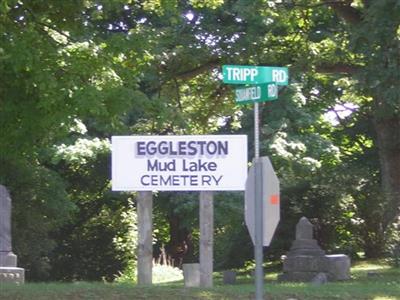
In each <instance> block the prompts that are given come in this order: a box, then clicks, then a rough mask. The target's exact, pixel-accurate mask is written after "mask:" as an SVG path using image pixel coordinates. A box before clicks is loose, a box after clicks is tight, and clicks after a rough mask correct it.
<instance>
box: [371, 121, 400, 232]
mask: <svg viewBox="0 0 400 300" xmlns="http://www.w3.org/2000/svg"><path fill="white" fill-rule="evenodd" d="M374 127H375V131H376V136H377V139H376V142H377V147H378V151H379V163H380V174H381V188H382V195H381V196H382V198H383V203H384V214H383V220H382V225H383V230H384V231H386V228H387V227H388V226H389V225H390V224H391V223H393V222H395V221H396V218H398V217H399V213H400V116H399V115H392V116H390V117H389V118H377V117H376V118H375V119H374Z"/></svg>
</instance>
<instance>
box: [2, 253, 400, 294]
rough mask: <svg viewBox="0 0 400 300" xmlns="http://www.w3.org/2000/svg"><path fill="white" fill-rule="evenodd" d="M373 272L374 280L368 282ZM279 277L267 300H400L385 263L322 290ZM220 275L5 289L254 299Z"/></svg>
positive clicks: (8, 288) (247, 287) (272, 279)
mask: <svg viewBox="0 0 400 300" xmlns="http://www.w3.org/2000/svg"><path fill="white" fill-rule="evenodd" d="M368 272H374V273H375V274H374V276H372V277H371V276H368ZM276 275H277V273H270V272H268V274H267V276H266V280H265V284H264V289H265V299H271V300H275V299H276V300H287V299H297V300H310V299H311V300H312V299H317V300H318V299H338V300H339V299H340V300H347V299H348V300H350V299H351V300H357V299H371V300H400V269H395V268H391V267H389V266H388V265H385V264H384V263H382V262H380V261H375V262H362V263H358V264H356V265H355V266H354V267H353V268H352V279H351V280H349V281H346V282H332V283H328V284H325V285H322V286H313V285H311V284H308V283H279V282H277V281H276ZM221 281H222V280H221V276H220V275H219V274H216V276H215V280H214V287H213V288H210V289H201V288H190V289H189V288H184V287H183V283H182V282H181V281H179V282H174V283H163V284H157V285H153V286H148V287H139V286H136V285H132V284H107V283H100V282H95V283H88V282H78V283H26V284H24V285H19V286H17V285H8V284H1V285H0V299H1V300H3V299H4V300H8V299H12V300H28V299H29V300H31V299H34V300H36V299H37V300H55V299H57V300H58V299H60V300H63V299H72V300H81V299H107V300H109V299H121V300H122V299H166V300H169V299H170V300H172V299H252V298H253V296H254V284H253V280H252V279H251V278H250V276H248V275H241V276H240V277H239V278H238V283H237V284H236V285H229V286H227V285H222V283H221Z"/></svg>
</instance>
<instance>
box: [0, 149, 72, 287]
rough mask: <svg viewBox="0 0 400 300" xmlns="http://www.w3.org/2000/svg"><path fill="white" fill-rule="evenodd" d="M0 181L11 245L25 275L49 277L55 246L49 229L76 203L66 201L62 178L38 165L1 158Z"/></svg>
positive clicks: (66, 215) (29, 276) (36, 278)
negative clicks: (9, 211)
mask: <svg viewBox="0 0 400 300" xmlns="http://www.w3.org/2000/svg"><path fill="white" fill-rule="evenodd" d="M0 165H1V173H0V182H1V184H3V185H5V186H6V187H7V188H8V189H9V191H10V195H11V199H12V204H13V216H12V221H13V222H12V225H13V231H12V232H13V249H14V251H15V253H17V254H18V260H19V264H20V265H22V266H24V268H25V269H26V271H27V274H26V277H27V279H28V280H29V279H35V280H43V279H48V278H49V272H50V269H51V262H50V256H51V253H52V251H53V250H54V249H55V247H56V246H57V241H56V239H55V238H54V237H53V236H51V233H52V232H53V231H54V230H56V229H57V228H59V227H60V226H61V225H63V224H65V223H66V222H67V221H68V220H69V219H70V217H71V214H72V213H73V212H74V211H75V209H76V207H75V205H74V204H73V203H71V202H70V201H69V197H68V194H67V192H66V186H65V182H64V181H63V180H62V178H61V177H60V176H59V174H57V173H56V172H54V171H51V170H49V169H47V168H44V167H43V166H40V165H27V164H26V162H15V161H7V160H3V158H2V157H0Z"/></svg>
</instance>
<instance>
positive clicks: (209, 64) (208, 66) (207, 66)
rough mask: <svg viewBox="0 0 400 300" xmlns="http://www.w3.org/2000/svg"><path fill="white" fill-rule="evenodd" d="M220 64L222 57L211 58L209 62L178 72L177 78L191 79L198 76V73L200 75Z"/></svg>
mask: <svg viewBox="0 0 400 300" xmlns="http://www.w3.org/2000/svg"><path fill="white" fill-rule="evenodd" d="M219 64H220V59H219V58H214V59H211V60H210V61H208V62H206V63H204V64H202V65H200V66H198V67H196V68H193V69H191V70H187V71H184V72H182V73H178V74H177V75H176V78H178V79H191V78H193V77H196V76H197V75H199V74H201V73H203V72H205V71H208V70H209V69H212V68H214V67H216V66H218V65H219Z"/></svg>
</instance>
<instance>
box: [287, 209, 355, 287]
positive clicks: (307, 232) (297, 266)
mask: <svg viewBox="0 0 400 300" xmlns="http://www.w3.org/2000/svg"><path fill="white" fill-rule="evenodd" d="M321 274H325V275H326V277H327V280H330V281H335V280H348V279H350V258H349V257H348V256H347V255H344V254H335V255H325V251H323V250H322V249H321V248H320V247H319V245H318V243H317V241H316V240H315V239H314V238H313V225H312V224H311V223H310V222H309V221H308V219H307V218H305V217H302V218H301V219H300V221H299V223H298V224H297V226H296V240H294V241H293V243H292V247H291V248H290V251H289V252H288V253H287V256H286V257H284V260H283V274H281V275H280V276H279V279H280V280H282V281H303V282H309V281H313V280H316V282H319V281H320V279H321V278H322V277H323V276H322V275H321ZM317 275H319V276H317ZM322 281H323V280H322Z"/></svg>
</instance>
